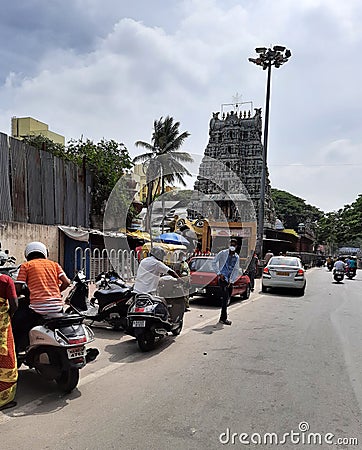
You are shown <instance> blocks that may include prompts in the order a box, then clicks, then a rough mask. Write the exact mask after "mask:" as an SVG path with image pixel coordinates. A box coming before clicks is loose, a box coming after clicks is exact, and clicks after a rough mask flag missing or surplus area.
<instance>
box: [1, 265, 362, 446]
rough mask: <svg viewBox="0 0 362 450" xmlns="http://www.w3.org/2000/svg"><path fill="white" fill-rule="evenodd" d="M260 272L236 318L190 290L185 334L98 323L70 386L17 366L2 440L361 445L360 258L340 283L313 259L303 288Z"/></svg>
mask: <svg viewBox="0 0 362 450" xmlns="http://www.w3.org/2000/svg"><path fill="white" fill-rule="evenodd" d="M259 281H260V280H257V285H256V287H257V289H256V290H255V292H253V293H252V295H251V297H250V299H249V300H248V301H243V302H240V301H237V302H235V303H233V304H232V305H231V307H230V308H229V317H230V319H231V320H232V321H233V323H232V326H231V327H228V326H223V325H221V324H219V323H217V322H218V317H219V309H218V308H217V307H215V306H213V305H208V304H207V303H206V302H202V301H197V302H192V303H191V305H192V306H191V308H192V310H191V312H189V313H186V315H185V328H184V330H183V332H182V334H181V335H180V336H178V337H177V338H174V337H169V338H167V339H165V340H164V341H163V342H162V343H161V345H159V346H158V347H157V349H156V350H155V351H153V352H151V353H148V354H144V353H141V352H140V351H139V350H138V346H137V344H136V341H135V340H134V339H133V338H130V337H128V336H125V335H124V334H122V333H120V332H115V331H112V330H108V329H102V328H97V329H96V330H95V333H96V336H97V341H96V345H97V347H98V348H99V349H100V350H101V355H100V357H99V358H98V359H97V360H96V361H95V362H93V363H91V364H89V365H88V366H87V367H85V368H84V369H82V371H81V380H80V383H79V386H78V389H77V390H75V391H74V392H72V393H71V394H68V395H65V396H61V395H59V393H57V391H56V386H55V385H54V384H53V383H48V382H44V381H43V380H41V379H40V378H39V377H38V375H37V374H36V373H34V372H33V371H30V370H26V369H21V370H20V379H19V386H18V393H17V401H18V405H17V407H16V408H13V409H11V410H7V411H6V412H2V413H0V433H1V434H0V436H1V441H0V448H1V449H2V450H5V449H11V450H13V449H18V450H21V449H29V448H32V449H52V450H58V449H81V450H83V449H89V450H93V449H142V450H143V449H158V450H159V449H201V450H203V449H207V450H210V449H219V448H247V447H248V446H249V445H248V444H247V442H249V444H250V445H252V444H253V443H255V442H260V443H261V444H263V443H265V445H261V444H259V445H256V444H254V446H255V447H260V448H277V446H276V445H275V441H272V442H273V443H271V441H270V440H271V439H274V440H275V439H278V442H279V444H280V445H282V447H279V448H286V449H292V448H296V449H298V450H300V449H301V448H308V447H309V448H322V449H327V448H362V427H361V419H362V350H361V343H362V325H361V324H362V320H361V319H362V295H361V291H362V270H360V271H358V273H357V277H356V279H354V280H345V282H344V283H343V284H340V285H337V284H334V283H332V275H331V273H329V272H328V271H327V270H326V269H325V268H314V269H310V270H308V271H307V290H306V294H305V296H304V297H299V296H297V295H295V294H294V293H293V292H292V291H287V292H283V291H278V292H276V291H274V292H272V293H266V294H262V293H261V292H260V290H259V287H260V283H259ZM267 433H272V434H267ZM293 433H294V434H293ZM311 433H313V435H311ZM298 434H299V437H298ZM332 435H333V436H332ZM283 436H284V437H283ZM298 439H299V441H298ZM303 439H304V441H303ZM314 439H316V441H314ZM319 439H322V444H321V445H307V443H306V444H303V442H312V443H313V442H314V443H315V442H318V440H319ZM338 439H339V440H340V441H338ZM341 440H344V443H341V442H342V441H341ZM356 440H359V445H356ZM284 442H285V443H284Z"/></svg>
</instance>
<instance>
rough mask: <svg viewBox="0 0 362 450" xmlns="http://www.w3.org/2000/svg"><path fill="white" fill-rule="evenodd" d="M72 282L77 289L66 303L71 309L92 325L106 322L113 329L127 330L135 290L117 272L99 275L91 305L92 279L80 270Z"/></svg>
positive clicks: (74, 289)
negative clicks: (90, 287) (128, 315)
mask: <svg viewBox="0 0 362 450" xmlns="http://www.w3.org/2000/svg"><path fill="white" fill-rule="evenodd" d="M73 281H74V288H73V290H72V291H71V292H70V294H69V296H68V298H67V300H66V302H67V303H69V305H70V306H71V309H72V310H74V311H76V312H77V313H79V314H81V315H82V316H83V317H85V318H86V319H87V320H89V321H90V322H91V323H90V325H93V322H104V323H106V324H108V325H110V326H111V327H112V328H113V329H114V330H119V329H120V328H123V329H124V330H125V329H126V327H127V312H128V308H129V305H130V304H131V303H132V297H133V294H132V288H131V287H129V286H127V285H126V283H125V282H124V281H123V280H122V278H121V277H120V276H119V275H118V274H117V273H116V272H114V271H110V272H102V273H101V274H99V275H98V276H97V278H96V284H97V286H98V289H97V290H96V291H95V292H94V294H93V297H92V298H91V299H90V300H89V303H88V292H89V289H88V283H89V280H87V279H86V276H85V274H84V272H83V271H79V272H78V274H77V275H76V277H75V279H74V280H73ZM68 312H69V310H68Z"/></svg>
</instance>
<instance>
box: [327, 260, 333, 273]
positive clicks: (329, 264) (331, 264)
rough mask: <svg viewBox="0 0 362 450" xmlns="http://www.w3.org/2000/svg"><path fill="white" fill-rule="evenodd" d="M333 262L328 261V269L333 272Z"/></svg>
mask: <svg viewBox="0 0 362 450" xmlns="http://www.w3.org/2000/svg"><path fill="white" fill-rule="evenodd" d="M333 265H334V264H333V262H328V263H327V269H328V270H329V271H330V272H332V269H333Z"/></svg>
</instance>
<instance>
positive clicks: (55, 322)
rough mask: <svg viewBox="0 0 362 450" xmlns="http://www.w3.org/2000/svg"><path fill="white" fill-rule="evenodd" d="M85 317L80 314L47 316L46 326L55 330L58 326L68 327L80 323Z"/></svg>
mask: <svg viewBox="0 0 362 450" xmlns="http://www.w3.org/2000/svg"><path fill="white" fill-rule="evenodd" d="M83 320H84V317H83V316H80V315H78V314H74V315H73V314H72V315H69V314H64V315H62V316H59V317H52V318H49V319H47V318H45V322H44V326H46V327H47V328H49V329H50V330H52V331H54V330H55V329H56V328H61V327H67V326H71V325H79V324H81V323H82V322H83Z"/></svg>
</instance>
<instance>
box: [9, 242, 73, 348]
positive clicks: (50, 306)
mask: <svg viewBox="0 0 362 450" xmlns="http://www.w3.org/2000/svg"><path fill="white" fill-rule="evenodd" d="M47 256H48V251H47V249H46V247H45V245H44V244H43V243H41V242H31V243H30V244H28V245H27V246H26V248H25V258H26V259H27V262H25V263H23V264H22V265H21V266H20V270H19V275H18V277H17V280H16V291H17V294H18V295H20V294H21V291H22V288H23V286H24V284H26V285H27V286H28V289H29V292H30V304H29V305H27V304H25V302H24V304H22V302H21V300H20V302H19V308H18V310H17V311H16V313H15V315H14V317H13V322H12V326H13V333H14V339H15V346H16V349H17V351H22V350H24V347H25V346H26V345H27V339H28V333H29V331H30V330H31V329H32V328H33V327H34V326H36V325H37V324H39V323H41V319H42V316H45V315H49V314H51V313H60V312H62V311H63V305H64V302H63V299H62V294H61V292H62V291H64V289H66V288H67V287H68V286H69V285H70V280H69V278H68V277H67V276H66V275H65V273H64V271H63V269H62V268H61V267H60V265H59V264H58V263H56V262H54V261H51V260H50V259H47Z"/></svg>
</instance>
